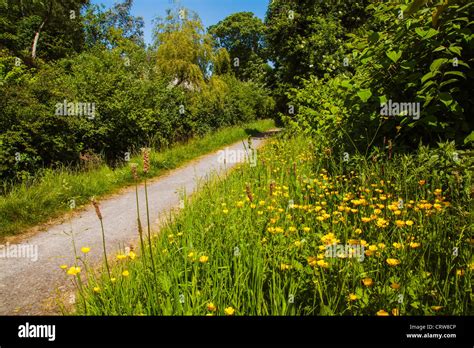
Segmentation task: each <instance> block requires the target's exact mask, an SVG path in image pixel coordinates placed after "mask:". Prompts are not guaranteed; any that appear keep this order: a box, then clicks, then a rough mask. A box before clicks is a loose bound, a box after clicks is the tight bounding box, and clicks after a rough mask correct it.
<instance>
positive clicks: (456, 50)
mask: <svg viewBox="0 0 474 348" xmlns="http://www.w3.org/2000/svg"><path fill="white" fill-rule="evenodd" d="M449 50H450V51H451V52H453V53H455V54H457V55H458V56H461V51H462V47H459V46H449Z"/></svg>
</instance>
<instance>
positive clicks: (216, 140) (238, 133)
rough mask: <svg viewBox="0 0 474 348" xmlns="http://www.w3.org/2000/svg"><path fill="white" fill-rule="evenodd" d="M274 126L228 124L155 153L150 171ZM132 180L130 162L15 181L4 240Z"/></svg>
mask: <svg viewBox="0 0 474 348" xmlns="http://www.w3.org/2000/svg"><path fill="white" fill-rule="evenodd" d="M272 127H274V122H273V121H272V120H261V121H256V122H253V123H249V124H245V125H242V126H238V127H230V128H225V129H222V130H219V131H217V132H215V133H213V134H208V135H206V136H204V137H202V138H197V139H193V140H190V141H189V142H188V143H185V144H177V145H175V146H173V147H172V148H170V149H167V150H164V151H161V152H156V151H152V152H151V153H150V169H149V173H148V175H149V176H150V177H152V176H157V175H160V174H162V173H163V172H165V171H167V170H170V169H173V168H176V167H177V166H179V165H181V164H183V163H185V162H187V161H189V160H192V159H194V158H196V157H198V156H200V155H204V154H206V153H208V152H211V151H214V150H217V149H218V148H220V147H222V146H225V145H228V144H231V143H233V142H236V141H238V140H240V139H244V138H246V137H248V135H249V134H251V133H252V132H258V131H265V130H268V129H270V128H272ZM130 161H131V162H136V163H139V164H140V165H141V164H142V159H141V157H140V155H139V154H137V155H135V156H132V158H131V159H130ZM131 184H133V177H132V174H131V173H130V169H129V167H128V165H124V166H121V167H118V168H115V169H113V168H111V167H109V166H107V165H102V166H100V167H99V168H97V169H93V170H90V171H78V170H72V169H68V168H63V169H60V170H55V171H45V173H44V175H42V176H41V177H39V178H37V179H36V180H35V181H34V182H33V183H32V184H29V185H26V184H22V185H17V186H15V187H13V189H11V190H9V192H8V193H7V194H6V195H4V196H0V239H1V238H2V237H5V236H8V235H14V234H19V233H21V232H22V231H23V230H25V229H26V228H28V227H31V226H34V225H36V224H38V223H41V222H45V221H47V220H48V219H50V218H53V217H55V216H58V215H60V214H62V213H64V212H66V211H68V209H70V207H73V206H76V207H78V206H80V205H83V204H86V203H87V202H89V200H90V197H92V196H95V197H100V196H103V195H105V194H108V193H111V192H113V191H114V190H117V189H119V188H121V187H124V186H127V185H131Z"/></svg>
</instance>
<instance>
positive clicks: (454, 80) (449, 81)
mask: <svg viewBox="0 0 474 348" xmlns="http://www.w3.org/2000/svg"><path fill="white" fill-rule="evenodd" d="M454 82H459V80H458V79H449V80H446V81H443V82H441V83H440V84H439V87H440V88H441V87H444V86H446V85H449V84H451V83H454Z"/></svg>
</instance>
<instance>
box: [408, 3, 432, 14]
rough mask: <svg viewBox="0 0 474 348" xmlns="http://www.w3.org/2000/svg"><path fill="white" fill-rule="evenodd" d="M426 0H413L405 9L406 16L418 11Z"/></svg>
mask: <svg viewBox="0 0 474 348" xmlns="http://www.w3.org/2000/svg"><path fill="white" fill-rule="evenodd" d="M427 1H428V0H414V1H413V2H412V3H411V4H410V6H409V7H408V9H407V10H406V11H405V14H406V15H407V16H409V15H411V14H412V13H415V12H416V11H418V10H419V9H420V7H421V6H423V5H424V4H426V2H427Z"/></svg>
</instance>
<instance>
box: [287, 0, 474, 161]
mask: <svg viewBox="0 0 474 348" xmlns="http://www.w3.org/2000/svg"><path fill="white" fill-rule="evenodd" d="M473 8H474V6H473V4H472V3H469V2H468V1H457V2H454V1H450V2H446V3H445V2H437V1H433V2H426V3H425V4H421V5H419V6H418V5H416V6H415V5H413V4H412V5H410V6H408V5H404V4H396V3H382V2H377V3H374V4H372V5H369V6H368V7H367V9H366V11H367V12H368V13H369V14H370V18H371V20H369V21H368V22H367V23H366V25H365V26H364V28H363V30H360V31H355V32H354V33H351V34H349V35H348V38H347V39H346V42H345V45H346V47H347V49H349V50H351V51H352V53H351V56H350V60H349V66H348V67H346V69H345V71H343V70H341V71H340V73H339V75H338V76H336V77H334V76H331V75H330V74H329V73H328V74H326V75H324V76H319V77H320V79H319V80H318V79H316V78H314V77H311V78H308V79H306V80H305V81H303V82H302V88H301V89H293V90H292V91H291V92H290V93H289V98H290V101H289V102H288V104H294V105H295V106H296V107H297V109H298V114H297V115H296V117H291V115H287V117H286V119H287V120H288V121H289V123H290V124H292V125H293V126H297V127H298V128H303V129H305V131H306V132H310V133H315V134H316V133H317V134H319V135H321V136H323V137H325V136H326V135H329V136H328V137H327V139H326V142H327V143H328V146H330V143H332V145H335V144H336V143H338V144H339V145H338V146H340V147H344V146H345V147H346V148H348V147H350V148H352V150H353V151H356V152H362V153H368V152H369V150H370V149H371V147H372V146H374V145H378V146H385V145H387V144H388V140H390V142H391V143H392V145H393V146H396V147H398V148H406V147H410V148H415V147H416V146H418V144H419V142H420V141H421V142H423V143H426V144H435V143H436V142H438V141H439V140H455V142H456V144H458V145H462V144H464V143H468V142H469V141H470V140H469V139H470V138H468V136H469V134H470V132H471V131H472V129H473V126H474V119H473V118H472V117H470V115H472V114H473V113H474V109H473V102H472V98H470V91H471V90H473V87H474V86H473V83H472V81H473V80H472V77H473V71H472V69H471V65H472V63H473V48H474V41H473V34H472V21H471V22H469V18H472V11H473ZM402 14H404V15H403V16H402ZM339 65H340V67H339V68H340V69H344V66H343V64H342V62H340V64H339ZM391 101H394V102H396V103H414V104H416V103H419V107H420V113H419V114H417V115H415V114H413V113H412V114H411V115H406V114H397V115H388V116H387V115H381V113H383V112H382V110H383V108H384V105H385V104H387V103H389V102H391ZM288 116H289V117H288ZM335 139H339V140H342V139H343V143H346V145H343V143H341V141H339V142H338V141H336V140H335ZM465 139H466V140H465Z"/></svg>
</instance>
